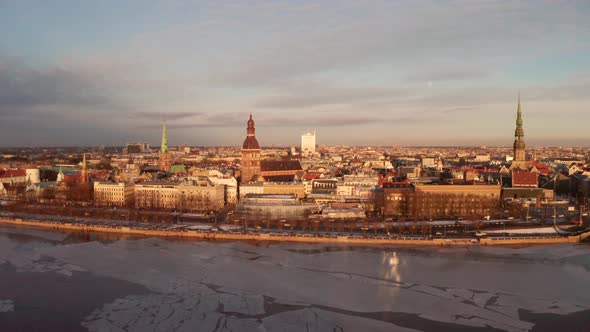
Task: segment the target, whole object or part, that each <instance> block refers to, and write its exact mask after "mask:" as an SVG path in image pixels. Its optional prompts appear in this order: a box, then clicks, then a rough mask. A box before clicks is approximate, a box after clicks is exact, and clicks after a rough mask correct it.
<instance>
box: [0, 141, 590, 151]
mask: <svg viewBox="0 0 590 332" xmlns="http://www.w3.org/2000/svg"><path fill="white" fill-rule="evenodd" d="M129 143H145V142H129ZM147 144H149V143H147ZM149 145H150V148H152V147H153V148H157V147H161V145H152V144H149ZM181 145H182V146H185V147H190V148H238V149H241V144H239V145H185V144H176V145H171V144H168V146H169V147H178V146H181ZM101 146H103V145H55V146H41V145H39V146H2V145H0V149H61V148H84V149H89V148H100V147H101ZM293 146H295V147H297V146H299V145H265V146H261V149H271V148H274V149H276V148H285V149H290V148H291V147H293ZM125 147H126V145H104V148H125ZM318 147H319V148H322V147H351V148H362V147H365V148H367V147H371V148H372V147H375V148H479V149H488V148H509V149H512V145H486V144H481V145H371V144H366V145H347V144H343V145H327V144H323V145H318ZM535 148H582V149H588V148H590V145H586V146H583V145H530V144H527V148H526V149H527V150H530V149H535Z"/></svg>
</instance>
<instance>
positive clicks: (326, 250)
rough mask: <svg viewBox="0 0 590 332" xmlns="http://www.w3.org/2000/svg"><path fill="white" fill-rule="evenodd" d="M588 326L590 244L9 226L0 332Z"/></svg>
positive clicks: (1, 237)
mask: <svg viewBox="0 0 590 332" xmlns="http://www.w3.org/2000/svg"><path fill="white" fill-rule="evenodd" d="M30 330H35V331H56V330H61V331H78V330H79V331H85V330H90V331H297V332H298V331H556V330H560V331H587V330H590V245H588V244H576V245H553V246H534V247H527V248H520V249H512V248H499V247H495V248H489V247H488V248H485V247H469V248H430V247H429V248H421V247H370V248H369V247H347V246H341V245H316V244H314V245H302V244H254V243H240V242H203V241H173V240H164V239H156V238H122V237H112V236H111V237H102V236H93V237H91V238H88V237H85V236H81V235H75V234H65V233H59V232H49V231H44V230H38V229H25V228H0V331H30Z"/></svg>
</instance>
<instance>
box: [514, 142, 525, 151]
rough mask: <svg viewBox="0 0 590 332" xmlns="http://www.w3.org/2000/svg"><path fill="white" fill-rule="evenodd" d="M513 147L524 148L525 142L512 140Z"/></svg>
mask: <svg viewBox="0 0 590 332" xmlns="http://www.w3.org/2000/svg"><path fill="white" fill-rule="evenodd" d="M514 147H515V148H523V149H524V148H525V144H524V141H514Z"/></svg>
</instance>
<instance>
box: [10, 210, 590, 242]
mask: <svg viewBox="0 0 590 332" xmlns="http://www.w3.org/2000/svg"><path fill="white" fill-rule="evenodd" d="M47 219H48V220H44V218H42V216H39V215H37V216H36V217H35V218H22V217H17V216H13V217H7V216H2V217H0V225H12V226H24V227H41V228H46V229H53V230H62V231H77V232H89V233H90V232H96V233H114V234H128V235H136V236H149V237H153V236H156V237H166V238H187V239H191V238H192V239H203V240H229V241H279V242H302V243H345V244H359V245H421V246H450V245H460V246H465V245H533V244H558V243H578V242H582V241H584V240H585V239H586V238H587V237H589V236H590V231H586V232H584V233H580V234H576V235H569V236H564V235H541V234H520V235H518V234H513V235H509V236H506V235H501V236H480V237H475V236H464V237H452V238H447V237H432V236H411V235H402V234H399V235H388V236H383V235H381V236H373V235H367V234H355V233H350V234H345V235H344V234H340V233H329V232H323V233H313V232H309V233H293V232H289V231H273V232H264V231H258V230H249V229H248V230H244V229H239V228H231V227H229V228H224V227H223V226H220V227H206V228H204V227H202V226H199V225H188V224H147V223H125V222H115V221H105V220H101V221H98V220H97V221H81V220H80V221H78V220H71V219H70V220H67V221H59V220H56V219H53V220H49V218H47Z"/></svg>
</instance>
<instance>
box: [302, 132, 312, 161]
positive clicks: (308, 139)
mask: <svg viewBox="0 0 590 332" xmlns="http://www.w3.org/2000/svg"><path fill="white" fill-rule="evenodd" d="M314 153H315V131H314V132H307V133H305V134H303V135H301V155H303V156H310V155H313V154H314Z"/></svg>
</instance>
